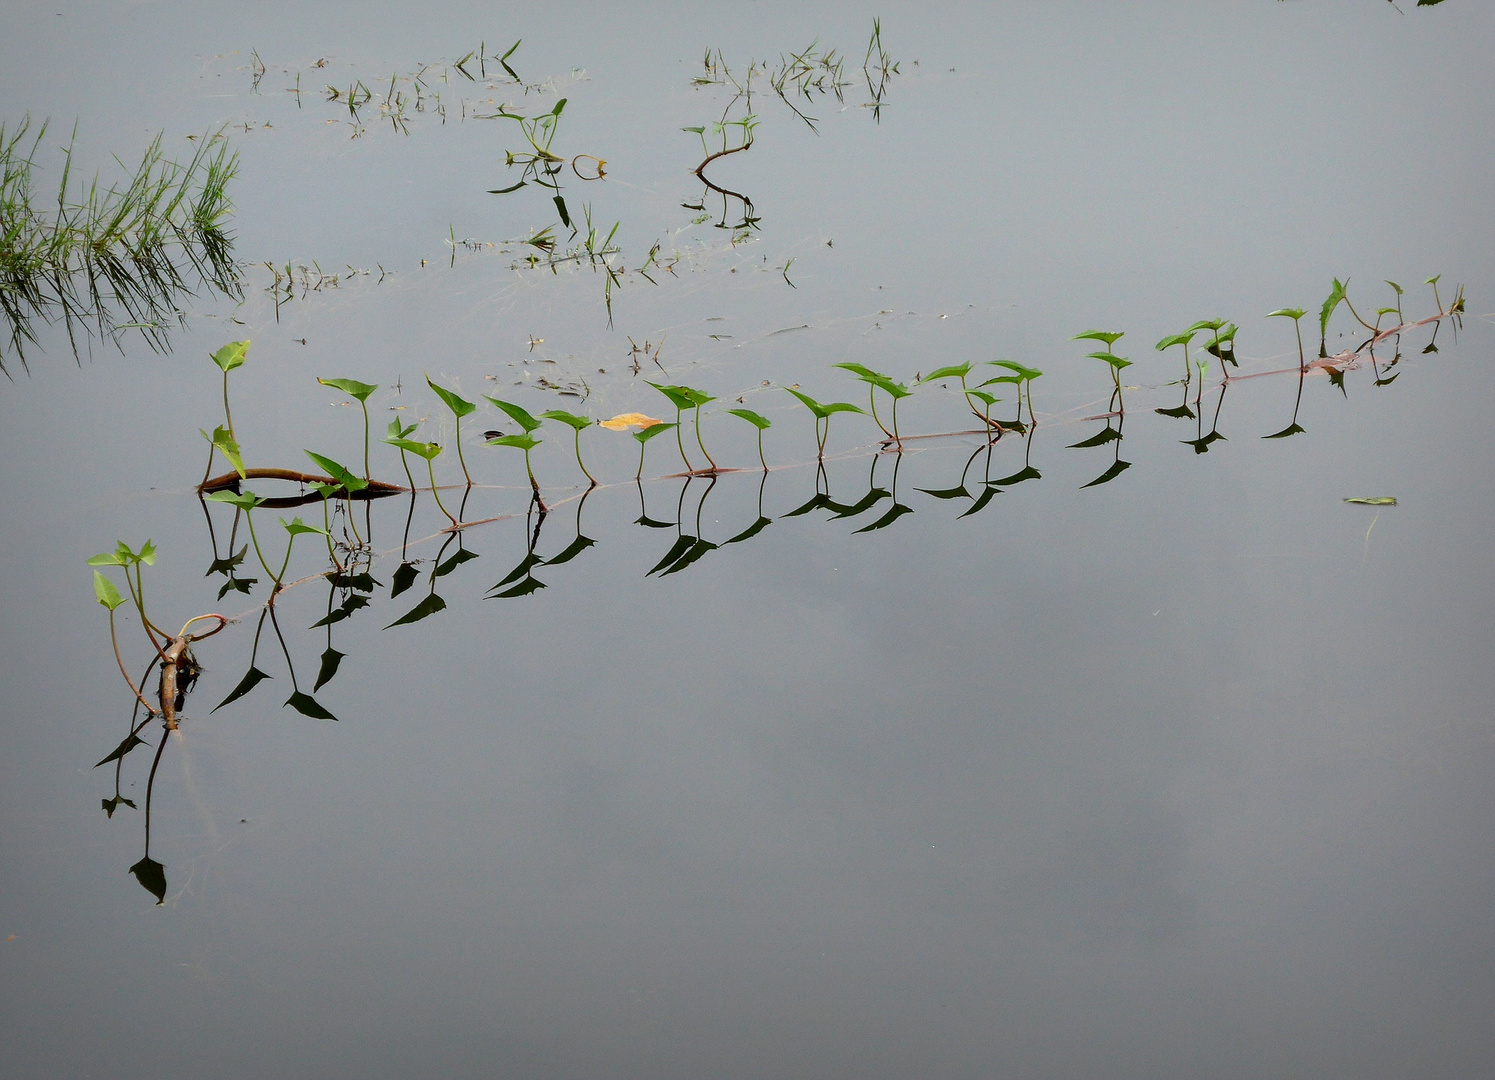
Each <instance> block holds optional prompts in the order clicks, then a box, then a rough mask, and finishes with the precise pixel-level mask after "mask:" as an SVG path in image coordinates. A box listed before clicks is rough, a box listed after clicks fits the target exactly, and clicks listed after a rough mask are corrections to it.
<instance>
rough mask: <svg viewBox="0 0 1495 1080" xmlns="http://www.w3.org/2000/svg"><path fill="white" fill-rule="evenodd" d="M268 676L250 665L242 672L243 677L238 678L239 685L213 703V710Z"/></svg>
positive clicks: (233, 699)
mask: <svg viewBox="0 0 1495 1080" xmlns="http://www.w3.org/2000/svg"><path fill="white" fill-rule="evenodd" d="M268 678H270V676H269V675H267V674H265V673H264V672H263V671H261V670H260V669H259V668H257V667H254V666H253V665H251V666H250V668H249V670H248V671H246V672H245V673H244V677H243V678H242V679H240V680H239V685H238V686H236V687H234V688H233V691H232V692H231V693H230V694H229V695H228V697H226V698H224V699H223V700H222V701H220V702H219V703H218V704H217V705H214V706H213V711H214V712H217V711H218V710H219V709H221V708H223V707H224V706H225V705H227V704H228V703H229V702H231V701H238V700H239V699H240V698H241V697H243V696H244V695H245V694H247V693H249V691H251V690H253V689H254V688H255V687H256V686H258V685H259V684H260V680H262V679H268Z"/></svg>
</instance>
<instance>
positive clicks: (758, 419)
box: [726, 409, 773, 431]
mask: <svg viewBox="0 0 1495 1080" xmlns="http://www.w3.org/2000/svg"><path fill="white" fill-rule="evenodd" d="M726 411H727V412H728V413H730V414H731V415H733V416H737V417H740V418H742V419H743V420H746V421H747V422H748V423H749V424H752V425H753V427H755V428H757V429H758V430H759V431H766V430H768V429H769V428H771V427H773V421H771V420H770V419H769V418H768V417H766V416H761V415H759V414H758V413H755V412H753V410H752V409H727V410H726Z"/></svg>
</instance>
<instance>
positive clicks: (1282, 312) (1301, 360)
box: [1266, 289, 1401, 371]
mask: <svg viewBox="0 0 1495 1080" xmlns="http://www.w3.org/2000/svg"><path fill="white" fill-rule="evenodd" d="M1397 292H1398V293H1400V292H1401V290H1400V289H1398V290H1397ZM1307 314H1308V312H1306V311H1304V310H1303V309H1302V308H1289V307H1284V308H1278V309H1277V310H1276V311H1269V312H1267V314H1266V317H1267V318H1269V319H1291V320H1292V321H1293V330H1294V331H1295V332H1296V333H1297V335H1298V369H1299V370H1300V371H1301V370H1302V369H1303V368H1305V367H1307V366H1308V360H1307V358H1306V357H1304V355H1303V328H1302V326H1300V325H1299V323H1298V320H1299V319H1301V318H1302V317H1303V316H1304V315H1307Z"/></svg>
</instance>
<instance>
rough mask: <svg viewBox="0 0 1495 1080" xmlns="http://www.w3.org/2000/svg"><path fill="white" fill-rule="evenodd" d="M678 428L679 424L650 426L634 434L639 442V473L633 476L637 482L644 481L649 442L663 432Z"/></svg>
mask: <svg viewBox="0 0 1495 1080" xmlns="http://www.w3.org/2000/svg"><path fill="white" fill-rule="evenodd" d="M677 427H679V425H678V424H650V425H649V426H648V427H646V428H643V429H642V430H639V431H635V432H633V437H634V438H635V439H637V440H638V472H637V473H635V474H634V476H633V478H634V479H635V480H642V479H643V477H644V447H646V446H648V445H649V440H650V439H652V438H654V436H656V435H658V434H660V433H661V432H665V431H668V430H669V429H670V428H677Z"/></svg>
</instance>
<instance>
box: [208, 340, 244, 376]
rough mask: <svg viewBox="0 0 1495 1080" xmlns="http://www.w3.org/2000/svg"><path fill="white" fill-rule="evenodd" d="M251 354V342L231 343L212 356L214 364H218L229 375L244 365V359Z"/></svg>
mask: <svg viewBox="0 0 1495 1080" xmlns="http://www.w3.org/2000/svg"><path fill="white" fill-rule="evenodd" d="M248 354H249V342H247V341H230V342H229V343H228V344H227V345H225V346H223V348H221V349H219V350H218V351H217V352H215V353H213V354H212V358H213V363H215V364H217V365H218V366H219V368H221V369H222V371H223V373H224V374H225V375H227V374H228V373H229V372H230V371H232V370H234V368H236V367H239V366H240V365H241V364H243V363H244V358H245V357H246V356H247V355H248Z"/></svg>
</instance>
